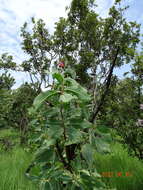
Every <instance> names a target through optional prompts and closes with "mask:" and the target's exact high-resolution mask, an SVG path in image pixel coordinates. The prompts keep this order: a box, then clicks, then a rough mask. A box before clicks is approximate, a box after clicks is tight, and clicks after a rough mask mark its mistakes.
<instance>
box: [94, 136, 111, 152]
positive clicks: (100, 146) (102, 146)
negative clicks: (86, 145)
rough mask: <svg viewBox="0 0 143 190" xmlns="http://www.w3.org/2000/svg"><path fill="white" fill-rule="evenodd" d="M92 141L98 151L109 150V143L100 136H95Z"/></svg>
mask: <svg viewBox="0 0 143 190" xmlns="http://www.w3.org/2000/svg"><path fill="white" fill-rule="evenodd" d="M94 143H95V145H96V148H97V151H98V152H100V153H109V152H111V150H110V145H109V144H108V143H107V142H105V141H104V140H103V139H102V138H99V137H96V138H95V139H94Z"/></svg>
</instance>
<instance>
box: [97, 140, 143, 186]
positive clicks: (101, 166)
mask: <svg viewBox="0 0 143 190" xmlns="http://www.w3.org/2000/svg"><path fill="white" fill-rule="evenodd" d="M95 160H96V168H97V171H98V172H99V173H101V174H102V175H105V174H108V173H107V172H113V173H112V174H113V175H112V176H111V177H110V176H109V177H108V176H106V177H103V178H102V179H103V180H104V181H105V182H106V184H108V185H109V187H111V188H117V190H142V189H143V175H142V174H143V163H142V162H141V161H139V160H138V159H137V158H133V157H131V156H129V154H128V152H127V150H126V149H125V148H123V146H122V145H121V144H118V143H116V144H114V145H112V153H111V154H107V155H101V154H96V157H95ZM102 172H106V173H102ZM118 172H121V173H120V174H121V175H122V176H118ZM126 172H130V174H132V176H126Z"/></svg>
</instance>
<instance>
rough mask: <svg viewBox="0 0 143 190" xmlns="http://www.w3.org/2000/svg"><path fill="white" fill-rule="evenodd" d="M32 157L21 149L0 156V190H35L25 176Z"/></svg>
mask: <svg viewBox="0 0 143 190" xmlns="http://www.w3.org/2000/svg"><path fill="white" fill-rule="evenodd" d="M31 159H32V155H29V153H26V152H25V151H24V150H23V149H22V148H18V147H17V148H15V149H13V150H12V151H11V152H7V153H2V154H1V156H0V190H36V186H35V185H34V184H32V182H31V181H29V180H28V179H27V178H26V177H25V176H24V172H25V170H26V168H27V167H28V165H29V163H30V161H31Z"/></svg>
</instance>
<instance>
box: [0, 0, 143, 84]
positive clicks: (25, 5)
mask: <svg viewBox="0 0 143 190" xmlns="http://www.w3.org/2000/svg"><path fill="white" fill-rule="evenodd" d="M70 2H71V0H0V54H1V53H4V52H8V53H9V54H11V55H13V56H14V59H15V61H17V62H19V63H20V62H21V61H22V60H24V58H25V56H24V54H23V52H22V50H21V48H20V42H21V38H20V27H21V26H22V25H23V23H24V22H25V21H29V20H30V17H33V16H34V17H35V18H42V19H43V20H44V21H45V22H46V24H47V27H48V29H49V31H50V32H53V31H54V23H55V22H56V21H58V19H59V17H65V16H66V12H65V7H66V6H68V5H69V4H70ZM123 2H124V4H126V5H130V8H129V10H128V11H127V13H126V17H127V18H128V20H133V21H134V20H136V21H137V22H139V23H142V22H143V0H123ZM113 3H114V0H96V4H97V5H98V8H97V12H98V13H99V14H100V16H102V17H106V16H107V15H108V10H109V8H110V7H111V6H112V5H113ZM123 69H124V70H125V69H128V67H125V68H122V70H121V73H119V74H122V72H123ZM15 77H16V80H17V84H20V83H21V82H24V81H26V77H27V76H26V75H15Z"/></svg>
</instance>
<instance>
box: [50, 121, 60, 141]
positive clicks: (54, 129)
mask: <svg viewBox="0 0 143 190" xmlns="http://www.w3.org/2000/svg"><path fill="white" fill-rule="evenodd" d="M62 135H63V128H62V127H61V125H60V123H59V122H57V123H53V124H52V125H50V126H49V129H48V136H49V137H50V138H53V139H58V138H60V137H61V136H62Z"/></svg>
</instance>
